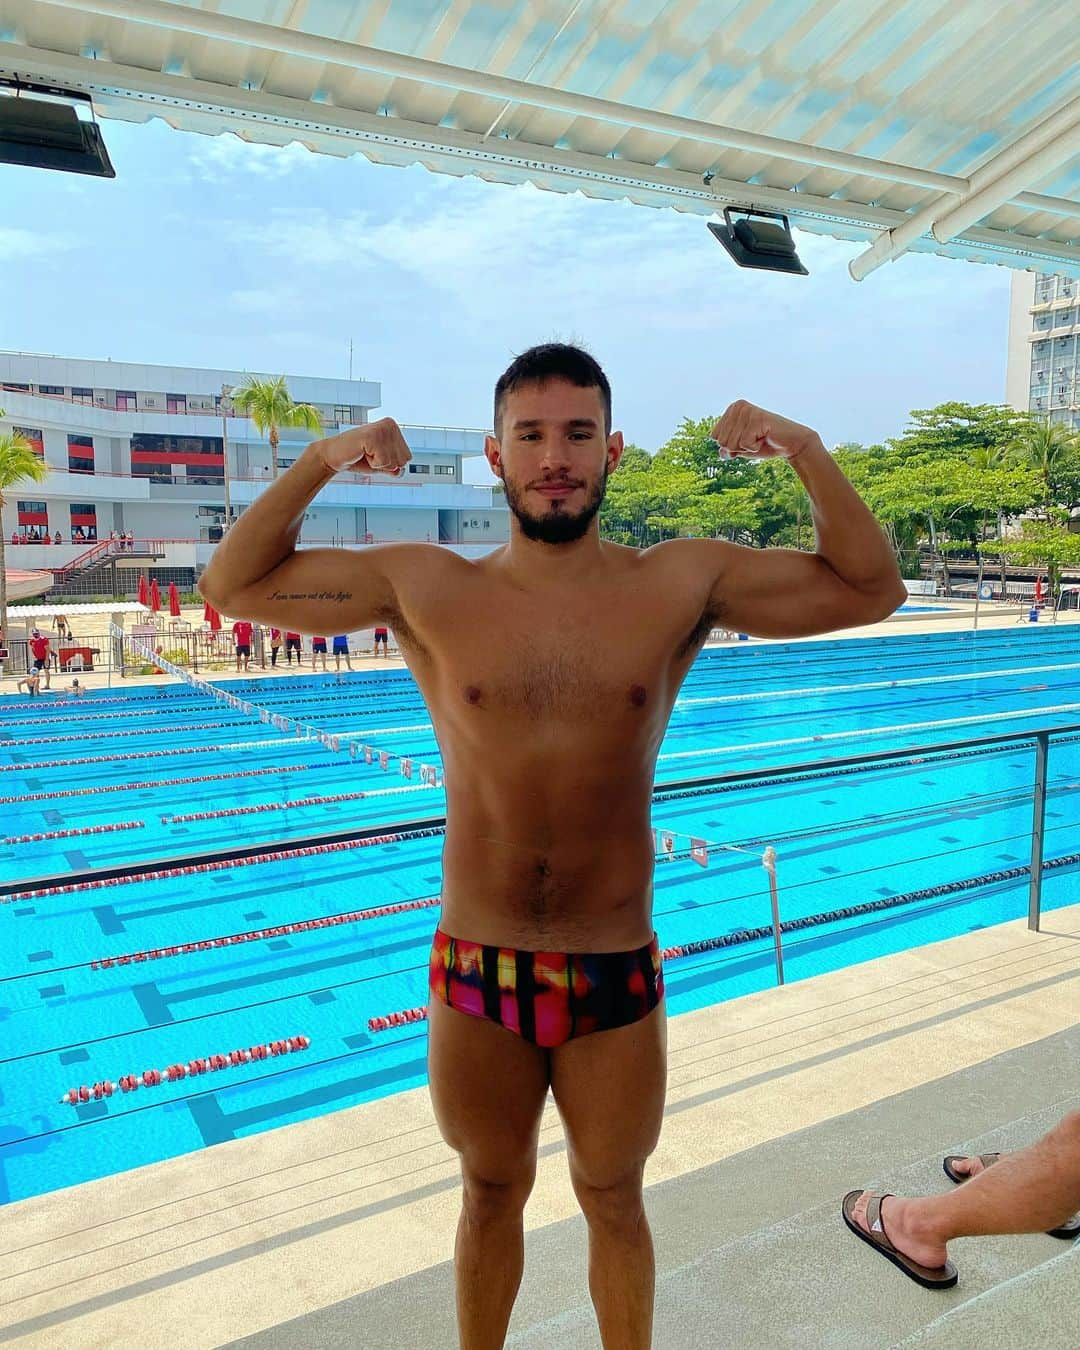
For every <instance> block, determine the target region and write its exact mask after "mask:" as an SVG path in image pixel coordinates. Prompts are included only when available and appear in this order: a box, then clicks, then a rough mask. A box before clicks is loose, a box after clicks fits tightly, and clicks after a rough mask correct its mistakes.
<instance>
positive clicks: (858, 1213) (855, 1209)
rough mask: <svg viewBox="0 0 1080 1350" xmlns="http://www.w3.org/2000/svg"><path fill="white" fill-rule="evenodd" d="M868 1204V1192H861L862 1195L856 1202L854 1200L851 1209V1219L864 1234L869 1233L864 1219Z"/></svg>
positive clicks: (868, 1226) (867, 1224)
mask: <svg viewBox="0 0 1080 1350" xmlns="http://www.w3.org/2000/svg"><path fill="white" fill-rule="evenodd" d="M869 1203H870V1192H869V1191H863V1193H862V1195H860V1196H859V1198H858V1200H856V1201H855V1203H854V1205H852V1207H851V1217H852V1218H853V1219H854V1220H855V1223H856V1224H857V1225H858V1226H859V1227H860V1228H861V1229H862V1230H863V1232H864V1233H869V1231H870V1225H869V1223H868V1222H867V1218H866V1207H867V1205H868V1204H869Z"/></svg>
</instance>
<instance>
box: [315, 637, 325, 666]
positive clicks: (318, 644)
mask: <svg viewBox="0 0 1080 1350" xmlns="http://www.w3.org/2000/svg"><path fill="white" fill-rule="evenodd" d="M320 656H321V657H322V668H323V670H325V669H326V638H324V637H313V638H312V639H311V669H312V670H315V669H316V665H317V662H318V660H319V657H320Z"/></svg>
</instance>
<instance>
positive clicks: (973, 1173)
mask: <svg viewBox="0 0 1080 1350" xmlns="http://www.w3.org/2000/svg"><path fill="white" fill-rule="evenodd" d="M952 1169H953V1171H954V1172H957V1173H959V1175H960V1176H962V1177H977V1176H978V1175H979V1173H980V1172H985V1171H986V1164H985V1163H984V1162H983V1160H982V1159H981V1158H980V1157H979V1156H978V1155H977V1154H976V1155H974V1156H972V1157H960V1158H953V1159H952Z"/></svg>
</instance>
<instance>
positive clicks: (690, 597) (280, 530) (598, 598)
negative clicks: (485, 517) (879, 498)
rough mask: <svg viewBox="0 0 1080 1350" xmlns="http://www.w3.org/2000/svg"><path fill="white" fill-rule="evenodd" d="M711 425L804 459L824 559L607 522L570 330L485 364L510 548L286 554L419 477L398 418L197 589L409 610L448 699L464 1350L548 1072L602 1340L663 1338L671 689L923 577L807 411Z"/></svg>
mask: <svg viewBox="0 0 1080 1350" xmlns="http://www.w3.org/2000/svg"><path fill="white" fill-rule="evenodd" d="M713 434H714V437H715V438H716V439H717V441H718V443H719V445H720V447H721V451H720V453H721V454H724V453H726V454H737V455H750V456H754V457H762V458H772V457H779V458H784V459H787V460H788V461H790V463H791V466H792V469H793V470H794V472H795V473H797V474H798V476H799V477H800V478H801V479H802V481H803V483H805V485H806V487H807V490H808V492H809V494H810V497H811V500H812V501H813V504H814V520H815V524H816V527H817V548H818V551H817V552H816V553H800V552H794V551H788V550H783V549H771V550H768V551H764V552H763V551H759V550H756V549H747V548H741V547H739V546H737V545H734V544H729V543H726V542H723V541H720V540H704V539H674V540H669V541H666V542H664V543H662V544H658V545H657V546H655V547H654V548H650V549H647V550H645V551H644V552H639V551H638V550H637V549H632V548H626V547H623V546H622V545H619V544H612V543H607V542H605V541H603V540H601V538H600V533H599V528H598V524H597V520H596V515H597V512H598V511H599V508H600V504H601V502H602V500H603V497H604V491H605V486H606V481H607V477H608V475H609V474H611V473H613V472H614V471H615V469H616V468H617V467H618V464H619V460H620V458H621V457H622V453H623V438H622V435H621V434H620V433H619V432H613V431H612V430H611V392H610V388H609V386H608V381H607V379H606V377H605V376H604V373H603V371H602V370H601V369H600V367H599V366H598V365H597V364H596V362H595V361H594V360H593V359H592V358H591V357H590V356H588V355H587V354H585V353H584V352H581V351H579V350H578V349H576V348H573V347H567V346H563V345H560V344H552V345H548V346H544V347H539V348H533V349H531V350H530V351H528V352H525V353H524V354H523V355H522V356H520V357H518V358H517V360H516V361H514V362H513V364H512V365H511V366H510V367H509V369H508V370H507V371H506V372H505V373H504V374H503V375H502V377H501V378H500V379H499V381H498V384H497V385H496V391H495V435H494V436H489V437H488V438H487V441H486V443H485V454H486V456H487V459H488V463H489V464H490V465H491V468H492V470H493V471H494V473H495V474H496V475H497V476H498V477H499V478H500V479H501V480H502V482H503V484H504V487H505V491H506V498H507V503H508V505H509V507H510V510H511V513H512V520H511V539H510V542H509V543H508V544H504V545H502V546H501V547H498V548H496V549H494V550H493V551H492V552H491V553H489V554H487V555H486V556H485V557H483V558H480V559H476V560H469V559H465V558H461V557H459V556H458V555H457V554H455V553H452V552H450V551H449V550H446V549H441V548H439V547H438V546H437V545H432V544H421V543H416V544H410V543H400V544H380V545H375V546H372V547H370V548H365V549H363V550H357V551H355V552H352V551H341V550H335V549H316V548H313V549H305V550H303V551H301V552H297V551H295V547H294V545H295V541H296V538H297V532H298V530H299V527H300V523H301V521H302V519H303V515H304V510H305V508H306V507H307V506H308V504H309V503H310V502H311V501H312V499H313V498H314V497H315V495H316V494H317V493H318V491H319V489H320V488H322V487H323V486H325V485H326V484H327V483H328V482H330V480H331V479H332V478H333V477H334V475H335V474H336V473H337V472H339V471H341V470H345V469H353V470H359V471H360V472H363V473H367V472H380V471H381V472H387V473H393V474H399V473H401V472H402V468H403V466H404V465H405V464H406V463H407V461H408V459H409V457H410V456H409V450H408V448H407V446H406V444H405V440H404V438H403V436H402V434H401V432H400V430H399V428H398V427H397V425H396V424H395V423H394V422H393V421H391V420H390V419H383V420H381V421H379V422H374V423H372V424H370V425H368V426H363V427H356V428H354V429H352V430H350V431H346V432H343V433H342V434H341V435H339V436H334V437H331V438H329V439H327V440H322V441H316V442H314V443H313V444H311V445H310V446H308V447H307V449H306V450H305V451H304V452H303V454H302V455H301V456H300V458H299V459H298V460H297V461H296V463H295V465H293V467H292V468H290V469H289V470H288V472H287V473H285V474H283V475H282V476H281V477H280V478H279V479H278V480H277V481H276V482H275V483H273V484H272V485H271V487H270V488H268V489H267V491H266V492H264V493H263V494H262V495H261V496H260V497H259V499H258V500H257V501H256V502H255V504H254V505H253V506H250V507H249V508H248V509H247V511H245V512H244V514H243V515H242V516H241V517H240V519H239V521H238V522H237V524H236V525H235V526H234V527H233V530H232V532H231V533H230V535H229V537H228V538H227V539H226V540H225V541H224V542H223V543H222V544H221V545H220V546H219V547H218V549H217V551H216V552H215V554H214V557H213V559H212V561H211V563H210V565H209V567H208V568H207V569H206V572H205V573H204V575H203V578H202V580H201V582H200V585H199V589H200V590H201V591H202V593H203V595H204V596H205V597H206V598H207V599H208V600H209V601H210V603H211V604H213V605H215V606H216V607H217V608H218V609H223V610H226V611H227V612H230V613H243V614H250V615H251V616H252V617H253V618H255V619H257V620H259V621H261V622H263V623H268V624H269V623H274V624H280V625H282V626H295V627H298V628H303V629H304V631H306V632H311V631H312V630H313V629H316V630H320V631H326V632H331V633H333V632H338V633H340V632H348V631H352V630H355V629H359V628H371V627H373V626H374V625H376V624H385V625H388V626H390V627H391V628H393V630H394V633H395V634H396V636H397V639H398V642H399V644H400V646H401V651H402V655H403V656H404V657H405V659H406V661H407V663H408V665H409V668H410V670H411V671H412V673H413V675H414V676H415V678H416V681H417V684H418V685H419V687H420V689H421V692H422V693H423V695H424V698H425V700H426V701H427V705H428V708H429V710H430V712H431V718H432V722H433V724H434V727H435V731H436V735H437V737H438V742H439V748H440V750H441V753H442V759H443V766H444V769H445V776H446V785H447V788H446V790H447V823H446V842H445V846H444V849H443V885H442V916H441V921H440V926H439V929H438V931H437V932H436V935H435V942H434V946H433V949H432V954H431V980H430V990H431V996H430V1000H429V1005H428V1006H429V1016H428V1034H429V1042H428V1044H429V1051H428V1053H429V1078H430V1086H431V1095H432V1101H433V1103H434V1108H435V1114H436V1116H437V1118H438V1122H439V1126H440V1128H441V1130H442V1133H443V1136H444V1138H445V1139H446V1141H447V1143H448V1144H449V1145H450V1146H451V1147H452V1148H453V1149H455V1150H456V1151H457V1152H458V1153H459V1154H460V1157H461V1169H462V1180H463V1206H462V1212H461V1219H460V1222H459V1225H458V1233H457V1245H456V1249H455V1273H456V1282H457V1310H458V1325H459V1332H460V1337H461V1344H462V1346H464V1347H465V1348H466V1350H489V1348H491V1347H499V1346H501V1345H502V1344H503V1340H504V1337H505V1334H506V1328H507V1323H508V1321H509V1318H510V1310H511V1307H512V1306H513V1302H514V1297H515V1295H516V1292H517V1288H518V1284H519V1282H520V1279H521V1273H522V1263H523V1255H524V1239H523V1224H522V1211H523V1208H524V1205H525V1201H526V1199H527V1198H528V1195H529V1192H530V1190H531V1188H532V1184H533V1178H534V1175H535V1169H536V1152H537V1137H538V1132H539V1127H540V1116H541V1112H542V1110H543V1107H544V1102H545V1100H546V1098H547V1093H548V1089H549V1088H550V1089H551V1090H552V1092H553V1094H554V1098H555V1102H556V1105H557V1107H558V1110H559V1112H560V1114H561V1116H562V1121H563V1125H564V1127H565V1130H566V1136H567V1143H568V1157H569V1165H570V1175H571V1180H572V1182H573V1186H574V1191H575V1193H576V1195H577V1198H578V1201H579V1202H580V1204H581V1208H582V1210H583V1212H584V1215H585V1219H586V1221H587V1224H588V1230H589V1288H590V1292H591V1294H592V1299H593V1303H594V1305H595V1308H596V1313H597V1318H598V1321H599V1325H600V1333H601V1337H602V1339H603V1343H604V1345H605V1347H608V1348H609V1350H611V1348H613V1347H618V1348H619V1350H636V1348H637V1347H644V1346H648V1345H649V1344H650V1341H651V1328H652V1306H653V1283H654V1265H653V1250H652V1239H651V1236H650V1233H649V1227H648V1223H647V1222H646V1218H645V1212H644V1207H643V1203H642V1174H643V1170H644V1166H645V1161H646V1159H647V1158H648V1156H649V1154H650V1153H651V1152H652V1151H653V1149H654V1147H655V1146H656V1142H657V1138H658V1136H659V1132H660V1123H661V1119H662V1116H663V1110H664V1093H665V1086H666V1055H665V1046H666V1023H665V1010H664V1003H663V975H662V972H661V969H660V958H659V948H658V944H657V941H656V937H655V935H654V933H653V927H652V919H651V910H652V873H653V847H652V835H651V826H650V814H651V802H652V783H653V769H654V765H655V762H656V756H657V752H658V750H659V748H660V742H661V740H662V739H663V736H664V731H665V728H666V727H667V722H668V717H669V715H670V713H671V708H672V705H673V703H674V701H675V696H676V694H677V693H678V691H679V686H680V685H681V684H682V681H683V679H684V677H685V676H686V673H687V671H688V670H689V669H690V666H691V665H692V663H693V661H694V658H695V657H696V656H697V654H698V652H699V650H700V649H701V646H702V644H703V643H704V641H705V638H706V636H707V635H708V633H709V630H710V629H711V628H712V627H713V626H714V625H715V624H716V623H718V622H723V623H725V624H726V625H727V626H728V627H731V628H737V629H739V630H740V631H741V632H746V633H755V634H760V635H762V636H765V637H797V636H802V635H806V634H813V633H826V632H829V631H830V630H832V629H835V628H841V627H845V626H849V625H854V624H864V623H871V622H873V621H875V620H877V619H882V618H884V617H885V616H886V615H887V614H890V613H891V612H892V611H893V610H894V609H895V608H896V606H897V605H898V604H900V602H901V601H902V600H903V599H904V596H905V590H904V587H903V584H902V583H901V581H900V577H899V574H898V572H897V568H896V563H895V560H894V558H893V555H892V551H891V550H890V548H889V546H888V543H887V542H886V540H885V537H884V535H883V534H882V532H881V530H880V529H879V528H878V526H877V524H876V522H875V521H874V519H873V517H872V516H871V514H870V512H869V511H868V510H867V508H866V507H865V506H864V505H863V503H862V501H861V500H860V499H859V497H858V495H857V494H856V492H855V490H854V489H853V488H852V486H851V485H850V483H849V482H848V481H847V479H846V478H845V477H844V475H843V474H842V473H841V472H840V470H839V469H838V468H837V467H836V465H835V464H834V463H833V460H832V458H831V456H830V455H829V454H828V453H827V451H826V450H825V447H824V445H823V444H822V442H821V439H820V437H819V436H818V435H817V434H816V432H813V431H811V430H810V429H809V428H808V427H805V426H800V425H799V424H798V423H795V422H791V421H788V420H787V419H786V418H783V417H778V416H776V415H775V414H774V413H768V412H765V411H763V410H762V409H761V408H757V407H753V406H752V405H750V404H748V403H744V402H739V403H733V404H732V405H731V407H730V408H728V410H727V412H726V413H725V414H724V416H723V417H722V418H721V420H720V421H719V422H718V423H717V425H716V427H715V429H714V432H713Z"/></svg>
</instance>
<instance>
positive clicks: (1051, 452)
mask: <svg viewBox="0 0 1080 1350" xmlns="http://www.w3.org/2000/svg"><path fill="white" fill-rule="evenodd" d="M1010 453H1011V456H1012V459H1013V462H1014V463H1016V464H1025V465H1027V467H1028V468H1031V469H1034V470H1035V472H1036V473H1037V474H1038V475H1039V477H1040V478H1041V479H1042V484H1043V492H1044V496H1045V504H1046V505H1047V506H1050V505H1051V504H1052V497H1053V488H1052V483H1053V478H1054V475H1055V473H1056V472H1057V471H1058V470H1059V469H1061V468H1062V467H1063V466H1064V464H1065V462H1066V461H1067V460H1069V459H1071V458H1072V456H1073V455H1076V454H1080V436H1078V435H1077V434H1076V432H1075V431H1071V430H1070V429H1069V428H1068V427H1066V426H1064V425H1062V424H1061V423H1060V422H1037V423H1034V424H1033V425H1032V426H1030V427H1028V428H1026V429H1025V430H1024V431H1023V432H1022V433H1021V435H1020V437H1019V438H1018V439H1017V440H1016V441H1014V442H1013V444H1012V446H1011V447H1010Z"/></svg>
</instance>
